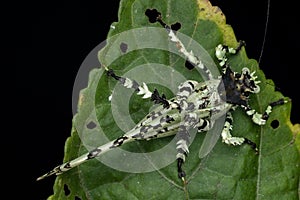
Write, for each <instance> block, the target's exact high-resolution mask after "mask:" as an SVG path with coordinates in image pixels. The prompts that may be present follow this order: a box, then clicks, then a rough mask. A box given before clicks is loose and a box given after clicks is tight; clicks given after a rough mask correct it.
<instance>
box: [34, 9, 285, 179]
mask: <svg viewBox="0 0 300 200" xmlns="http://www.w3.org/2000/svg"><path fill="white" fill-rule="evenodd" d="M145 14H146V15H147V16H148V17H149V21H150V22H151V23H156V22H158V23H160V24H161V26H163V27H164V28H165V30H166V31H167V33H168V35H169V39H170V41H171V42H173V43H175V44H176V46H177V48H178V50H179V52H180V53H182V54H183V55H184V56H185V57H186V60H187V61H188V62H189V63H191V64H192V65H193V66H194V67H196V68H198V69H199V70H202V71H203V72H204V73H205V74H206V75H207V77H208V81H206V82H200V83H198V82H197V81H194V80H188V81H185V82H183V83H181V84H180V85H179V86H178V92H177V94H176V96H175V97H174V98H172V99H169V100H168V99H166V97H165V96H164V95H160V94H159V92H158V91H157V90H156V89H155V90H154V91H153V92H151V91H150V90H149V89H148V87H147V85H146V84H145V83H142V84H139V83H137V82H136V81H134V80H131V79H129V78H126V77H121V76H118V75H116V74H115V73H114V71H113V70H112V69H108V68H105V70H106V71H107V75H108V76H110V77H112V78H114V79H115V80H117V81H118V82H119V83H120V84H122V85H123V86H124V87H125V88H129V89H134V90H135V91H136V92H137V94H138V95H142V98H143V99H149V98H150V99H151V100H152V101H153V102H154V103H155V104H160V105H159V106H158V107H157V108H156V109H154V110H153V111H152V112H151V113H149V114H148V115H147V116H146V117H145V118H144V119H143V120H142V121H140V122H139V123H138V124H137V125H136V126H135V127H134V128H133V129H132V130H130V131H128V132H127V133H125V134H124V135H123V136H121V137H119V138H117V139H115V140H113V141H110V142H108V143H107V144H104V145H102V146H99V147H97V148H95V149H93V150H92V151H90V152H88V153H86V154H84V155H82V156H80V157H78V158H76V159H74V160H71V161H69V162H66V163H64V164H62V165H59V166H57V167H55V168H54V169H53V170H51V171H50V172H48V173H46V174H44V175H43V176H41V177H39V178H38V179H37V180H41V179H44V178H45V177H48V176H51V175H54V174H55V175H59V174H62V173H64V172H66V171H68V170H70V169H72V168H74V167H76V166H78V165H80V164H82V163H84V162H86V161H88V160H91V159H93V158H95V157H98V156H100V155H102V154H104V153H105V152H107V151H110V150H111V149H114V148H116V147H120V146H121V145H123V144H125V143H128V142H132V141H135V140H151V139H153V138H162V137H166V136H170V135H175V134H176V140H177V143H176V147H174V148H176V149H177V155H176V158H177V168H178V169H177V171H178V177H179V178H180V179H182V180H183V181H184V182H185V181H186V179H185V177H186V173H185V172H184V171H183V169H182V166H183V163H184V161H185V157H186V155H187V154H188V153H189V148H188V146H189V144H190V136H189V130H190V129H192V128H196V129H198V132H203V131H208V130H210V129H211V128H212V127H213V125H214V122H215V120H216V119H218V118H219V117H221V116H224V115H225V116H226V120H225V124H224V127H223V130H222V132H221V138H222V141H223V142H224V143H226V144H229V145H241V144H248V145H250V146H251V147H252V148H253V149H254V150H255V151H256V152H258V149H257V147H256V144H255V143H254V142H252V141H251V140H249V139H247V138H244V137H234V136H232V135H231V133H230V131H231V130H232V128H233V127H232V122H233V118H232V114H231V112H232V111H234V110H235V108H236V107H241V108H242V109H243V110H245V112H246V114H247V115H248V116H249V117H251V118H252V120H253V122H254V123H255V124H258V125H264V124H265V123H266V121H267V119H268V118H269V115H270V113H271V112H272V108H273V107H274V106H276V105H282V104H284V103H286V102H287V101H286V100H284V99H280V100H278V101H275V102H273V103H270V104H269V105H268V106H267V109H266V110H265V112H264V113H262V114H259V113H258V112H256V111H255V110H254V109H252V108H251V107H250V105H249V104H248V99H249V95H250V94H251V93H258V92H259V91H260V88H259V86H258V84H259V83H260V81H258V80H256V79H257V77H256V76H255V75H254V74H255V72H250V70H249V69H248V68H244V69H243V70H242V71H241V72H240V73H237V72H233V71H232V70H231V69H230V66H229V65H228V63H227V57H226V55H227V54H236V53H238V51H239V50H240V49H241V48H242V47H243V46H244V42H240V45H239V46H238V47H237V48H230V47H227V46H223V45H221V44H220V45H218V46H217V47H216V51H215V55H216V57H217V59H218V60H219V65H220V66H221V68H222V76H220V77H219V78H217V79H216V78H213V76H212V74H211V72H210V70H209V69H208V68H207V67H206V66H205V65H204V64H203V63H202V62H201V60H199V59H198V58H197V57H196V56H195V55H193V53H192V51H190V52H188V51H187V50H186V48H185V46H184V44H182V42H181V41H180V40H179V38H178V37H177V36H176V31H177V30H176V29H178V28H180V24H175V25H172V26H169V25H167V24H165V23H164V22H163V21H162V17H161V13H159V12H158V11H157V10H156V9H148V10H146V12H145ZM212 116H214V117H212Z"/></svg>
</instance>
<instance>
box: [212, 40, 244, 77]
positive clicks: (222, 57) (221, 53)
mask: <svg viewBox="0 0 300 200" xmlns="http://www.w3.org/2000/svg"><path fill="white" fill-rule="evenodd" d="M245 45H246V43H245V42H244V41H242V40H240V41H239V45H238V46H237V47H236V48H232V47H228V46H226V45H222V44H219V45H218V46H217V47H216V50H215V55H216V57H217V59H218V60H219V65H220V66H221V67H222V71H223V72H225V71H226V68H227V67H228V66H227V60H228V58H227V56H226V54H227V53H230V54H233V55H235V54H237V53H238V52H239V51H240V50H241V49H242V47H243V46H245Z"/></svg>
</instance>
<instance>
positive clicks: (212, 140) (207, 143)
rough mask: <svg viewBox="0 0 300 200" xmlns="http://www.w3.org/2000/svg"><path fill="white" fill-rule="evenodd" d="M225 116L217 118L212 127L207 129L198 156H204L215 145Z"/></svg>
mask: <svg viewBox="0 0 300 200" xmlns="http://www.w3.org/2000/svg"><path fill="white" fill-rule="evenodd" d="M224 120H225V117H221V118H219V119H217V120H216V121H215V123H214V126H213V128H212V129H210V130H209V131H207V133H206V135H205V138H204V140H203V142H202V145H201V147H200V150H199V158H204V157H205V156H207V154H209V152H210V151H211V150H212V149H213V148H214V146H215V145H216V143H217V141H218V139H219V137H220V135H221V132H222V130H223V126H224Z"/></svg>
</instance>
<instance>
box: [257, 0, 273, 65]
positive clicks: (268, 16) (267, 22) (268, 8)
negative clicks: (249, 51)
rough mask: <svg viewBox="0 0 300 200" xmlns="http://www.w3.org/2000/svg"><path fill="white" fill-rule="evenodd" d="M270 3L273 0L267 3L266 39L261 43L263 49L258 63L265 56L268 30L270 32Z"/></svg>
mask: <svg viewBox="0 0 300 200" xmlns="http://www.w3.org/2000/svg"><path fill="white" fill-rule="evenodd" d="M270 5H271V0H268V5H267V19H266V23H265V32H264V39H263V42H262V45H261V51H260V55H259V59H258V64H260V61H261V59H262V56H263V52H264V48H265V43H266V38H267V32H268V25H269V18H270Z"/></svg>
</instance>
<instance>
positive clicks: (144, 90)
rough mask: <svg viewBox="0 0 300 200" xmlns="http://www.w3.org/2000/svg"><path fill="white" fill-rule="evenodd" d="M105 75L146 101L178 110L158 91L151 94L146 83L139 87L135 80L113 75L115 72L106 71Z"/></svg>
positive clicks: (176, 106)
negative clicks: (132, 90)
mask: <svg viewBox="0 0 300 200" xmlns="http://www.w3.org/2000/svg"><path fill="white" fill-rule="evenodd" d="M106 70H107V75H108V76H111V77H113V78H114V79H115V80H117V81H119V82H120V83H121V84H122V85H123V86H124V87H126V88H129V89H134V90H135V91H136V92H137V94H138V95H144V96H143V97H142V98H143V99H147V98H151V101H154V103H156V104H162V105H163V107H164V108H169V107H171V108H179V105H178V104H176V103H174V102H171V101H169V100H167V98H166V96H165V95H164V94H162V95H161V96H160V94H159V93H158V91H157V90H156V89H155V90H154V91H153V92H151V91H150V90H149V89H148V86H147V85H146V83H143V85H142V86H141V85H139V84H138V83H137V82H136V81H135V80H131V79H129V78H127V77H121V76H118V75H116V74H115V72H114V71H113V70H112V69H107V68H106Z"/></svg>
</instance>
